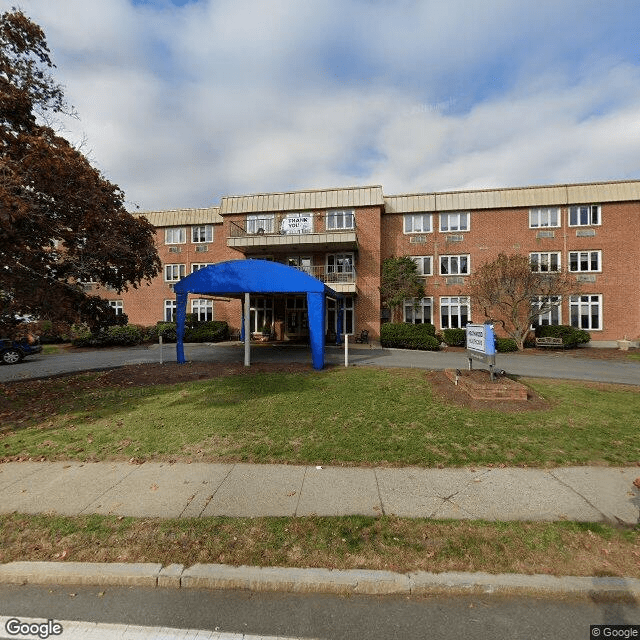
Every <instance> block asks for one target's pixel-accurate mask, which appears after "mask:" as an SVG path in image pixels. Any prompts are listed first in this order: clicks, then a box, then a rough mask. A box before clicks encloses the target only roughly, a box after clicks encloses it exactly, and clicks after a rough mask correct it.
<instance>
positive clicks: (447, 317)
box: [440, 296, 470, 329]
mask: <svg viewBox="0 0 640 640" xmlns="http://www.w3.org/2000/svg"><path fill="white" fill-rule="evenodd" d="M469 316H470V314H469V298H468V297H467V296H458V297H453V298H450V297H448V298H440V327H441V328H442V329H463V328H464V327H466V325H467V323H468V322H469Z"/></svg>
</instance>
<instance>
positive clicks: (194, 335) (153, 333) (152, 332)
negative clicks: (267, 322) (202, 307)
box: [71, 320, 229, 347]
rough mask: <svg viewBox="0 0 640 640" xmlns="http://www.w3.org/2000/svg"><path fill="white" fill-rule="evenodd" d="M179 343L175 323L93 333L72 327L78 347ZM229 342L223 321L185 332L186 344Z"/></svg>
mask: <svg viewBox="0 0 640 640" xmlns="http://www.w3.org/2000/svg"><path fill="white" fill-rule="evenodd" d="M159 336H162V339H163V341H165V342H175V341H176V324H175V322H159V323H158V324H156V325H154V326H152V327H141V326H138V325H135V324H127V325H123V326H112V327H107V328H106V329H103V330H101V331H99V332H97V333H92V332H91V331H90V330H89V329H88V328H87V327H86V326H84V325H81V326H76V325H74V326H73V327H71V342H72V344H73V345H74V346H76V347H111V346H123V347H124V346H132V345H136V344H142V343H143V342H157V341H158V338H159ZM228 339H229V325H228V324H227V323H226V322H222V321H221V320H212V321H210V322H192V323H191V324H190V326H187V327H186V328H185V332H184V341H185V342H222V341H224V340H228Z"/></svg>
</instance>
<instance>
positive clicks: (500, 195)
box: [384, 180, 640, 213]
mask: <svg viewBox="0 0 640 640" xmlns="http://www.w3.org/2000/svg"><path fill="white" fill-rule="evenodd" d="M630 200H640V180H628V181H620V182H593V183H585V184H570V185H550V186H540V187H519V188H513V189H481V190H477V191H450V192H442V193H420V194H405V195H398V196H385V199H384V202H385V212H386V213H413V212H419V211H426V212H429V211H464V210H471V209H508V208H516V207H544V206H558V207H560V206H567V205H571V204H585V203H592V204H601V203H603V202H625V201H630Z"/></svg>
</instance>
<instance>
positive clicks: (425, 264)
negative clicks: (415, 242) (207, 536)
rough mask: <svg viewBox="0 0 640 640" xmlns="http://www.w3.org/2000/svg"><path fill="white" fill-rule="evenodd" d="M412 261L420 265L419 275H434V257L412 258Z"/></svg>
mask: <svg viewBox="0 0 640 640" xmlns="http://www.w3.org/2000/svg"><path fill="white" fill-rule="evenodd" d="M411 259H412V260H413V261H414V262H415V263H416V264H417V265H418V275H421V276H432V275H433V256H411Z"/></svg>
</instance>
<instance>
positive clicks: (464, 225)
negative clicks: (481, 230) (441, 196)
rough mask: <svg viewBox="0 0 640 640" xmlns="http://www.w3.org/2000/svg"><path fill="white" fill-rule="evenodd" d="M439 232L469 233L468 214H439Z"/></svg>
mask: <svg viewBox="0 0 640 640" xmlns="http://www.w3.org/2000/svg"><path fill="white" fill-rule="evenodd" d="M440 231H469V212H465V213H460V212H456V213H441V214H440Z"/></svg>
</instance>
